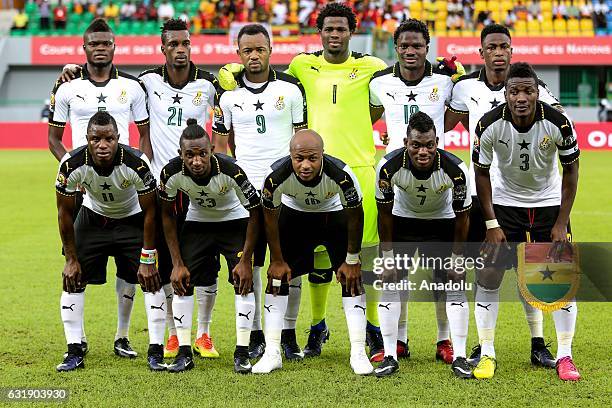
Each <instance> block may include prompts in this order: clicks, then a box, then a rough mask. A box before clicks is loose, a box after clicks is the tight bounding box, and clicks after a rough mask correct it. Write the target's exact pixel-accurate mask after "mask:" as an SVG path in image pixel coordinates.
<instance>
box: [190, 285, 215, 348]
mask: <svg viewBox="0 0 612 408" xmlns="http://www.w3.org/2000/svg"><path fill="white" fill-rule="evenodd" d="M195 293H196V298H197V300H198V333H197V337H196V338H197V339H199V338H200V337H202V334H204V333H206V334H209V333H210V323H211V322H212V312H213V308H214V307H215V300H216V299H217V284H216V283H215V284H214V285H211V286H197V287H196V288H195Z"/></svg>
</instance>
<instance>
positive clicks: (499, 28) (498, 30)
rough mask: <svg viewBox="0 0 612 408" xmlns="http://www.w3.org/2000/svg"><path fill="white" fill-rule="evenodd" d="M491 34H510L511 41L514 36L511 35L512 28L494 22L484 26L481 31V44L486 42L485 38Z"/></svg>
mask: <svg viewBox="0 0 612 408" xmlns="http://www.w3.org/2000/svg"><path fill="white" fill-rule="evenodd" d="M489 34H505V35H507V36H508V38H509V39H510V41H512V36H511V35H510V30H508V27H506V26H503V25H501V24H497V23H493V24H489V25H488V26H486V27H485V28H483V29H482V31H481V32H480V45H482V44H484V40H485V38H487V35H489Z"/></svg>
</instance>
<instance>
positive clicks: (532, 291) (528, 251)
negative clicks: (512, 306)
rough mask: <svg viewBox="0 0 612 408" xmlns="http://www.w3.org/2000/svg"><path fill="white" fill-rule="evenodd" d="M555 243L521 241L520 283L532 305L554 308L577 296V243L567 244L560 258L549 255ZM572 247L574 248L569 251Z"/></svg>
mask: <svg viewBox="0 0 612 408" xmlns="http://www.w3.org/2000/svg"><path fill="white" fill-rule="evenodd" d="M552 245H553V244H552V243H547V242H538V243H525V242H523V243H521V244H519V245H518V248H517V251H518V268H517V270H518V285H519V290H520V292H521V295H522V296H523V298H524V299H525V300H526V301H527V303H529V304H530V305H531V306H533V307H536V308H538V309H540V310H544V311H547V312H552V311H555V310H559V309H561V308H563V307H565V305H566V304H567V303H569V301H571V300H572V299H573V298H575V297H576V293H577V292H578V288H579V286H580V266H579V265H580V263H579V254H578V246H577V245H575V244H571V243H570V244H568V245H567V247H566V248H565V250H564V251H563V254H562V255H561V259H560V261H559V262H554V261H553V260H552V259H549V258H548V252H549V250H550V248H551V247H552ZM570 249H571V251H570Z"/></svg>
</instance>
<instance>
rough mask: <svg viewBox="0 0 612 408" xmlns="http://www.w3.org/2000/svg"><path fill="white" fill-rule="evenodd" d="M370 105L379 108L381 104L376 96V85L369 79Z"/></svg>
mask: <svg viewBox="0 0 612 408" xmlns="http://www.w3.org/2000/svg"><path fill="white" fill-rule="evenodd" d="M370 106H371V107H373V108H381V107H382V106H383V104H382V102H381V101H380V99H379V98H378V87H377V86H376V82H374V81H370Z"/></svg>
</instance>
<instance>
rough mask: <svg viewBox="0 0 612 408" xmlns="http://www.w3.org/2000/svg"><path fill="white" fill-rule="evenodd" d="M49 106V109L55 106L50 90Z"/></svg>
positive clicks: (53, 96) (53, 95)
mask: <svg viewBox="0 0 612 408" xmlns="http://www.w3.org/2000/svg"><path fill="white" fill-rule="evenodd" d="M49 106H50V107H51V109H54V108H55V93H53V92H51V98H49Z"/></svg>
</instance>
